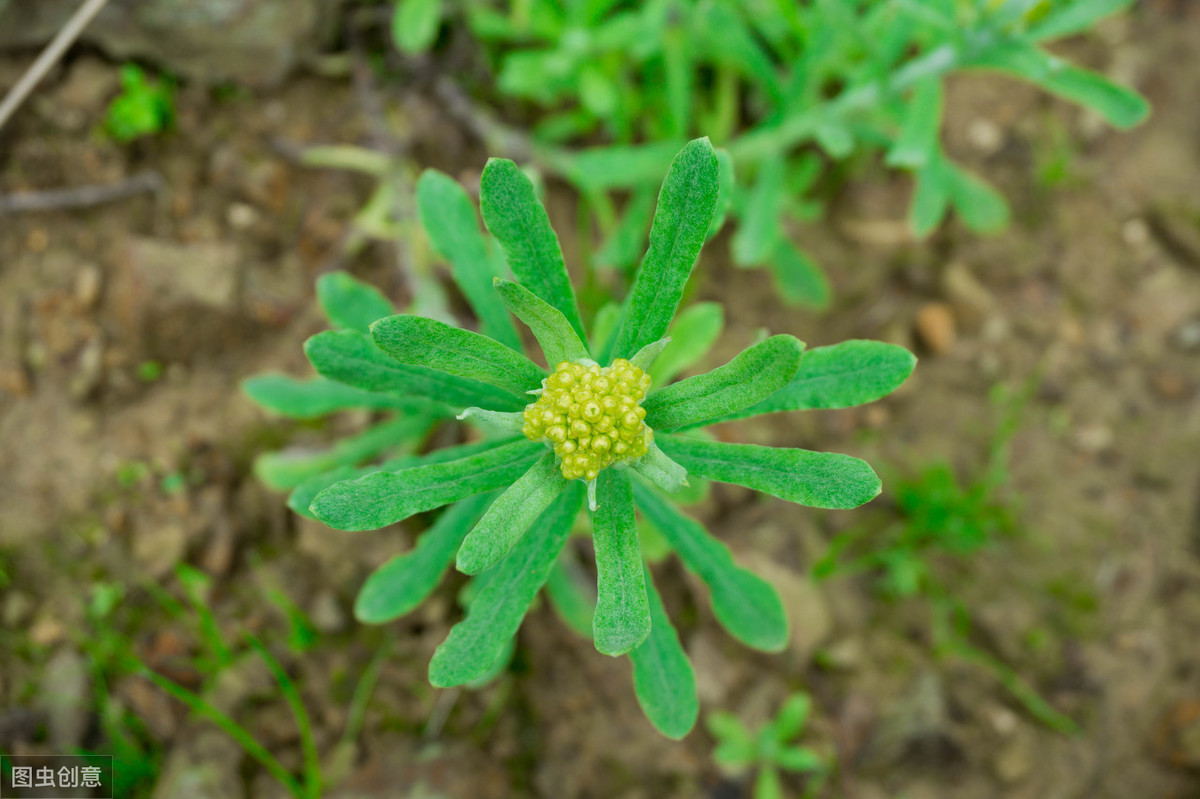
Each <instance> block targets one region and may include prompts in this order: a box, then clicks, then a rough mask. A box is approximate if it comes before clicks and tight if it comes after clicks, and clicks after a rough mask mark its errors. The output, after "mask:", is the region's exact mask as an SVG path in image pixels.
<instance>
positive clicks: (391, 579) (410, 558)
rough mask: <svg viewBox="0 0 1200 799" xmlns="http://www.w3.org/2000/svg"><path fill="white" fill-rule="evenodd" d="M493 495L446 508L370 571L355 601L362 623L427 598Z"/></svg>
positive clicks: (381, 619) (405, 610) (383, 618)
mask: <svg viewBox="0 0 1200 799" xmlns="http://www.w3.org/2000/svg"><path fill="white" fill-rule="evenodd" d="M496 496H497V494H496V492H494V491H493V492H489V493H486V494H476V495H475V496H473V497H467V498H466V499H463V500H460V501H459V502H456V503H454V504H453V505H451V506H450V507H448V508H446V510H445V511H444V512H443V513H442V515H440V516H438V519H437V521H436V522H434V523H433V526H432V527H430V528H429V529H428V530H426V531H425V532H424V533H422V534H421V537H420V538H419V539H418V540H417V544H416V546H414V547H413V548H412V549H411V550H409V551H408V552H405V553H404V554H402V555H396V556H395V557H394V558H392V559H391V560H389V561H388V562H387V563H384V564H383V565H382V566H380V567H379V568H378V569H376V570H375V571H373V572H372V573H371V576H370V577H368V578H367V581H366V582H365V583H363V587H362V589H361V590H360V591H359V592H358V599H356V600H355V602H354V617H355V618H356V619H358V620H359V621H361V622H362V623H364V624H384V623H385V622H389V621H392V620H393V619H398V618H400V617H401V616H403V615H404V614H406V613H408V612H410V611H411V610H413V609H414V608H416V607H417V606H418V605H420V604H421V603H422V602H424V601H425V600H426V599H428V598H429V595H430V594H432V593H433V590H434V589H435V588H437V585H438V583H440V582H441V580H442V576H443V575H445V573H446V570H447V569H449V568H450V562H451V561H453V560H454V553H455V552H456V551H458V548H459V546H460V545H461V544H462V541H463V539H464V538H465V537H466V535H467V532H468V531H469V530H470V529H471V527H472V526H473V525H474V524H475V522H476V521H478V520H479V517H480V516H481V515H482V514H483V512H484V510H485V509H486V508H487V507H488V506H489V505H491V503H492V502H493V501H494V500H495V499H496Z"/></svg>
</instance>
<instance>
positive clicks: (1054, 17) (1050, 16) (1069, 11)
mask: <svg viewBox="0 0 1200 799" xmlns="http://www.w3.org/2000/svg"><path fill="white" fill-rule="evenodd" d="M1132 3H1133V0H1076V1H1075V2H1074V3H1055V4H1053V5H1052V6H1051V10H1050V12H1049V13H1047V14H1046V16H1045V17H1043V18H1042V19H1041V20H1039V21H1038V22H1037V23H1036V24H1035V25H1034V26H1033V27H1031V28H1030V29H1029V36H1030V38H1032V39H1033V40H1034V41H1044V40H1047V39H1060V38H1062V37H1064V36H1070V35H1072V34H1075V33H1083V32H1084V31H1086V30H1087V29H1089V28H1091V27H1092V26H1093V25H1095V24H1096V23H1097V22H1099V21H1100V20H1101V19H1103V18H1104V17H1107V16H1111V15H1112V14H1115V13H1117V12H1118V11H1124V10H1125V9H1126V8H1128V7H1129V6H1130V5H1131V4H1132Z"/></svg>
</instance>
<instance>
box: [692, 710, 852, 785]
mask: <svg viewBox="0 0 1200 799" xmlns="http://www.w3.org/2000/svg"><path fill="white" fill-rule="evenodd" d="M811 712H812V700H811V699H810V698H809V696H808V694H804V693H796V694H792V696H790V697H788V700H787V701H786V702H784V703H783V705H781V706H780V708H779V712H778V713H777V714H776V715H775V718H774V719H772V720H771V721H769V722H767V723H766V724H764V725H763V726H762V728H761V729H759V730H758V731H757V732H752V731H751V730H750V728H749V727H747V726H746V725H745V724H744V723H742V720H741V719H739V718H738V717H737V716H735V715H733V714H732V713H727V712H723V711H716V712H713V713H710V714H709V715H708V718H707V726H708V731H709V732H710V733H712V736H713V738H715V739H716V740H717V748H716V749H714V750H713V760H715V761H716V762H717V764H718V765H719V766H721V767H722V768H723V769H726V770H728V771H731V772H733V773H735V774H740V773H746V772H754V773H755V778H754V799H782V797H783V796H784V792H783V783H782V780H781V778H780V772H781V771H791V772H795V773H797V774H807V775H810V776H809V779H808V781H807V783H806V789H805V792H804V795H805V796H815V795H816V792H817V791H818V790H819V789H820V786H821V785H822V784H823V783H824V781H825V778H826V777H827V776H828V774H829V772H830V766H831V764H830V763H829V762H828V761H827V759H826V758H825V757H822V756H821V755H820V754H818V753H817V752H816V751H814V750H813V749H810V748H808V747H807V746H803V745H801V744H797V743H795V741H796V739H797V738H799V737H800V736H801V735H802V734H803V733H804V727H805V725H806V724H807V723H808V717H809V715H810V713H811Z"/></svg>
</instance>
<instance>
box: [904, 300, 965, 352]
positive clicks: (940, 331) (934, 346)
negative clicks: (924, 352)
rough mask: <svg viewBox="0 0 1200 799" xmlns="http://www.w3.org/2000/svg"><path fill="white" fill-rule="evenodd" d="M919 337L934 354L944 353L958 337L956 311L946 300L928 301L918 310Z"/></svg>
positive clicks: (915, 324) (951, 347) (917, 325)
mask: <svg viewBox="0 0 1200 799" xmlns="http://www.w3.org/2000/svg"><path fill="white" fill-rule="evenodd" d="M914 327H915V328H916V332H917V337H918V338H919V339H920V340H921V343H922V344H924V345H925V347H926V349H928V350H929V351H930V352H931V353H933V354H934V355H944V354H945V353H947V352H949V351H950V350H951V349H953V347H954V342H955V340H956V339H957V337H958V333H957V326H956V324H955V321H954V311H953V310H952V309H951V307H950V306H949V305H948V304H947V303H944V302H928V303H925V305H922V306H921V308H920V309H919V310H918V311H917V317H916V321H915V323H914Z"/></svg>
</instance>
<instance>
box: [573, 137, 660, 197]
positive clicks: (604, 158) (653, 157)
mask: <svg viewBox="0 0 1200 799" xmlns="http://www.w3.org/2000/svg"><path fill="white" fill-rule="evenodd" d="M678 151H679V142H677V141H670V140H667V141H657V142H652V143H650V144H635V145H614V146H608V147H595V148H592V149H588V150H579V151H576V152H572V153H571V154H570V155H569V156H566V157H564V158H563V159H562V161H561V162H560V163H559V164H558V169H559V171H561V172H562V173H563V174H564V175H566V176H567V177H568V178H569V179H570V180H571V182H572V183H574V184H576V185H578V186H580V187H581V188H583V189H585V190H587V191H600V190H605V189H618V188H634V187H637V186H647V185H649V186H653V185H654V184H655V183H656V182H657V181H658V180H659V179H660V178H661V177H662V174H663V173H664V172H665V171H666V170H667V168H668V167H669V166H670V165H671V159H672V158H674V157H675V154H676V153H677V152H678Z"/></svg>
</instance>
